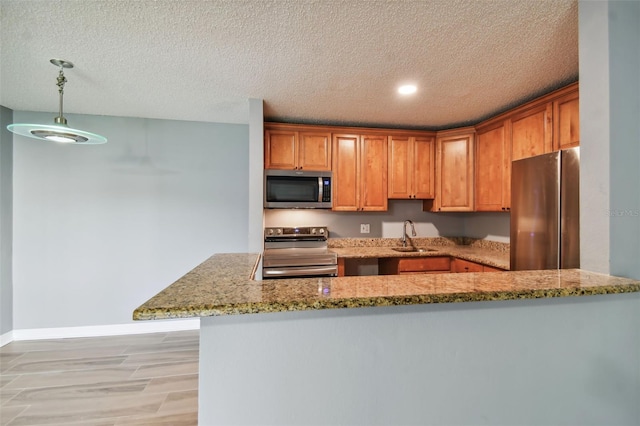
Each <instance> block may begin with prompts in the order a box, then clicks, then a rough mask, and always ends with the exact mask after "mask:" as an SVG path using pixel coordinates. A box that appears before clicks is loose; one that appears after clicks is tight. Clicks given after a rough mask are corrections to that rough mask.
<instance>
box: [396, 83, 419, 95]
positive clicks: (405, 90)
mask: <svg viewBox="0 0 640 426" xmlns="http://www.w3.org/2000/svg"><path fill="white" fill-rule="evenodd" d="M417 90H418V88H417V87H416V86H415V85H413V84H405V85H404V86H400V87H398V93H400V94H401V95H411V94H413V93H416V91H417Z"/></svg>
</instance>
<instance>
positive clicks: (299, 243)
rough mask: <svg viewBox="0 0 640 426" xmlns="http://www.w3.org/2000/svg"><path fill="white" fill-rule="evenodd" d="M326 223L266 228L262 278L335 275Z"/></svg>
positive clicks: (334, 263) (334, 259)
mask: <svg viewBox="0 0 640 426" xmlns="http://www.w3.org/2000/svg"><path fill="white" fill-rule="evenodd" d="M328 237H329V230H328V229H327V227H326V226H309V227H297V228H284V227H282V228H265V229H264V256H263V259H262V278H281V277H312V276H327V275H328V276H336V275H338V256H337V255H336V254H335V253H333V252H331V251H330V250H329V249H328V248H327V238H328Z"/></svg>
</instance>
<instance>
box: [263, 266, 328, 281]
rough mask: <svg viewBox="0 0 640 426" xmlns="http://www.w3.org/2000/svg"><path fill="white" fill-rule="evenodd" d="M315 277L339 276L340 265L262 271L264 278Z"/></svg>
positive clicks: (265, 269) (266, 269)
mask: <svg viewBox="0 0 640 426" xmlns="http://www.w3.org/2000/svg"><path fill="white" fill-rule="evenodd" d="M302 275H305V276H314V275H332V276H336V275H338V265H325V266H300V267H297V268H296V267H293V268H264V269H263V270H262V277H263V278H279V277H299V276H302Z"/></svg>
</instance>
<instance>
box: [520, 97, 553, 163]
mask: <svg viewBox="0 0 640 426" xmlns="http://www.w3.org/2000/svg"><path fill="white" fill-rule="evenodd" d="M551 114H552V104H551V103H548V104H543V105H541V106H539V107H536V108H532V109H530V110H527V111H524V112H522V113H519V114H517V115H515V116H513V117H512V118H511V160H512V161H515V160H520V159H521V158H528V157H533V156H536V155H541V154H545V153H547V152H551V151H552V144H551V141H552V128H551V127H552V126H551Z"/></svg>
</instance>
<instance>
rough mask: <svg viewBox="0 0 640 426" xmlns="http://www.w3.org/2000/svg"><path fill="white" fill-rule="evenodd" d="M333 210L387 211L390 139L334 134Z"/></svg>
mask: <svg viewBox="0 0 640 426" xmlns="http://www.w3.org/2000/svg"><path fill="white" fill-rule="evenodd" d="M332 191H333V210H334V211H386V210H387V137H386V136H379V135H354V134H334V135H333V189H332Z"/></svg>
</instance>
